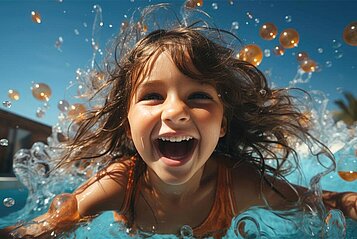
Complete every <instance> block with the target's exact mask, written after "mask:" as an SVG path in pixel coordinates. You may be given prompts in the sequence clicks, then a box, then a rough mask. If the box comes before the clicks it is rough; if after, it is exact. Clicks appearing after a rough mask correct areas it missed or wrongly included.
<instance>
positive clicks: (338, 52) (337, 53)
mask: <svg viewBox="0 0 357 239" xmlns="http://www.w3.org/2000/svg"><path fill="white" fill-rule="evenodd" d="M333 54H334V56H335V58H336V59H341V58H342V57H343V52H342V51H341V50H340V49H336V50H334V51H333Z"/></svg>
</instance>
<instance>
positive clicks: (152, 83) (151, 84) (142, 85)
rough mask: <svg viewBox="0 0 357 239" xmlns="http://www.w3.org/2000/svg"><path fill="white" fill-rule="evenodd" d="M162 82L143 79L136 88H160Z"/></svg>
mask: <svg viewBox="0 0 357 239" xmlns="http://www.w3.org/2000/svg"><path fill="white" fill-rule="evenodd" d="M162 84H163V82H162V81H160V80H151V79H150V80H148V79H144V80H143V81H142V82H140V83H139V85H138V88H137V89H140V88H152V87H157V86H162Z"/></svg>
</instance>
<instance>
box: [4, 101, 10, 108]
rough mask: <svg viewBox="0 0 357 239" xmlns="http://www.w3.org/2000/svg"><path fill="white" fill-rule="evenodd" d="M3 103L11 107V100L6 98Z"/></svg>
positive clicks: (6, 106)
mask: <svg viewBox="0 0 357 239" xmlns="http://www.w3.org/2000/svg"><path fill="white" fill-rule="evenodd" d="M2 105H3V106H4V107H5V108H11V101H9V100H5V101H3V102H2Z"/></svg>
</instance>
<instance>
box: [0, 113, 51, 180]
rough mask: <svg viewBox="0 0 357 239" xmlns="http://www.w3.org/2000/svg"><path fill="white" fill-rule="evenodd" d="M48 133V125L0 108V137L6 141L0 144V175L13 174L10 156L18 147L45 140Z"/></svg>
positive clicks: (49, 131)
mask: <svg viewBox="0 0 357 239" xmlns="http://www.w3.org/2000/svg"><path fill="white" fill-rule="evenodd" d="M50 135H51V127H50V126H48V125H45V124H42V123H39V122H36V121H33V120H30V119H28V118H25V117H22V116H19V115H16V114H13V113H11V112H8V111H4V110H1V109H0V139H6V140H7V141H8V145H7V146H6V145H3V146H0V177H9V176H14V174H13V172H12V158H13V156H14V154H15V153H16V152H17V151H18V150H19V149H22V148H26V149H29V148H31V146H32V144H33V143H35V142H38V141H41V142H47V137H49V136H50Z"/></svg>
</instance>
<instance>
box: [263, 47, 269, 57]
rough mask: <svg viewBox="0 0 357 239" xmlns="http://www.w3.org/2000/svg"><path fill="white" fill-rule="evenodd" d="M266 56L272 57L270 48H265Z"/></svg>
mask: <svg viewBox="0 0 357 239" xmlns="http://www.w3.org/2000/svg"><path fill="white" fill-rule="evenodd" d="M264 56H265V57H270V50H269V49H265V50H264Z"/></svg>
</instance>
